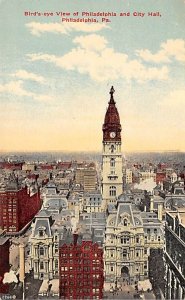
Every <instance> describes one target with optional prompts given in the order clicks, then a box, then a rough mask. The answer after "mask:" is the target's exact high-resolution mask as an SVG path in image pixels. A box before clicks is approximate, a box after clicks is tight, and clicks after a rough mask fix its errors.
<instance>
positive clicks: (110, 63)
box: [0, 0, 185, 152]
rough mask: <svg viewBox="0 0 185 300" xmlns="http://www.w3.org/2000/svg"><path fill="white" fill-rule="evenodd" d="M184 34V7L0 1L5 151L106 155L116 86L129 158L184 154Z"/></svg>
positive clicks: (164, 1)
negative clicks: (105, 132) (105, 129)
mask: <svg viewBox="0 0 185 300" xmlns="http://www.w3.org/2000/svg"><path fill="white" fill-rule="evenodd" d="M58 12H63V13H66V12H68V13H70V17H71V18H73V19H74V18H78V17H79V18H80V19H81V18H82V16H81V14H82V12H94V13H97V12H101V13H102V12H106V13H108V12H110V13H112V12H113V13H116V16H112V17H108V18H109V20H110V22H102V18H101V17H97V18H96V17H90V18H93V19H94V18H96V20H97V21H98V22H93V23H88V22H64V21H62V18H61V17H60V16H58V15H57V13H58ZM150 12H153V13H157V15H159V16H148V13H150ZM25 13H27V15H26V14H25ZM29 13H34V14H35V15H32V16H30V15H29ZM39 13H40V14H41V15H40V16H39ZM44 13H45V14H46V15H47V16H46V15H45V16H44ZM77 13H78V16H73V14H77ZM120 13H130V16H120ZM133 13H134V14H136V16H133ZM143 13H144V16H143V17H142V16H141V15H142V14H143ZM86 18H87V17H86ZM184 28H185V1H184V0H178V1H177V0H0V42H1V48H0V66H1V70H0V73H1V81H0V133H1V134H0V151H54V150H62V151H101V149H102V124H103V121H104V116H105V112H106V108H107V106H108V101H109V96H110V95H109V91H110V87H111V86H112V85H113V86H114V89H115V94H114V98H115V101H116V105H117V108H118V111H119V114H120V119H121V124H122V151H123V152H124V151H126V152H129V151H132V152H133V151H167V150H179V151H185V138H184V136H185V117H184V115H185V29H184Z"/></svg>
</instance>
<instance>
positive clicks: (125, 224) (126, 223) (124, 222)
mask: <svg viewBox="0 0 185 300" xmlns="http://www.w3.org/2000/svg"><path fill="white" fill-rule="evenodd" d="M123 225H124V226H127V225H128V220H127V219H126V218H125V219H124V220H123Z"/></svg>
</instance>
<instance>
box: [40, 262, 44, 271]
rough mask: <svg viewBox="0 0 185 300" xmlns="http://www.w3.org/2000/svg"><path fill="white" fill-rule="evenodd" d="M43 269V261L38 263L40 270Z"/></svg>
mask: <svg viewBox="0 0 185 300" xmlns="http://www.w3.org/2000/svg"><path fill="white" fill-rule="evenodd" d="M43 269H44V263H43V261H41V262H40V270H43Z"/></svg>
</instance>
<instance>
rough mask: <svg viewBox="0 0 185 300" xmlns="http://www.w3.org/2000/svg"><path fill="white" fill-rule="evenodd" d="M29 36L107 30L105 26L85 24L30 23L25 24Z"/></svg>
mask: <svg viewBox="0 0 185 300" xmlns="http://www.w3.org/2000/svg"><path fill="white" fill-rule="evenodd" d="M26 27H27V28H28V29H29V30H30V32H31V34H33V35H36V36H40V35H41V34H43V33H55V34H69V33H70V32H73V31H77V32H80V31H81V32H86V33H91V32H97V31H100V30H102V29H104V28H108V26H107V25H106V24H86V23H76V22H75V23H71V22H69V23H61V24H60V23H38V22H30V23H27V24H26Z"/></svg>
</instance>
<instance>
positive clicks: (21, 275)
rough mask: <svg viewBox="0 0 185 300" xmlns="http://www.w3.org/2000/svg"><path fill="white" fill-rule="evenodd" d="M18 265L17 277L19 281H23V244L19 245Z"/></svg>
mask: <svg viewBox="0 0 185 300" xmlns="http://www.w3.org/2000/svg"><path fill="white" fill-rule="evenodd" d="M19 265H20V272H19V279H20V281H21V282H24V278H25V264H24V245H23V244H20V245H19Z"/></svg>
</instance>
